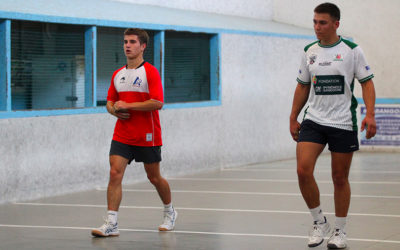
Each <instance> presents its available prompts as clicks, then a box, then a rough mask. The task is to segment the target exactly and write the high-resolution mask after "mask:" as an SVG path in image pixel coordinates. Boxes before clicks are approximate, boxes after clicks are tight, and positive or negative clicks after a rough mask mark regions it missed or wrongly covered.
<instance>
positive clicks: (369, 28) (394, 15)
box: [273, 0, 400, 98]
mask: <svg viewBox="0 0 400 250" xmlns="http://www.w3.org/2000/svg"><path fill="white" fill-rule="evenodd" d="M323 2H326V1H325V0H308V1H301V0H275V1H274V18H273V19H274V20H275V21H278V22H283V23H288V24H293V25H297V26H300V27H308V28H312V27H313V23H312V19H313V15H314V12H313V10H314V8H315V7H316V6H317V5H318V4H320V3H323ZM330 2H332V3H335V4H337V5H338V7H339V8H340V10H341V24H340V27H339V30H338V33H339V34H342V35H344V36H350V37H352V38H353V39H354V42H355V43H357V44H358V45H360V46H361V48H362V49H363V50H364V52H365V54H366V57H367V60H368V62H369V64H370V65H371V68H372V70H373V71H374V74H375V78H374V82H375V88H376V92H377V97H378V98H399V97H400V88H398V87H397V85H398V84H397V82H398V75H399V73H398V70H399V69H400V60H398V58H400V49H399V45H398V41H399V40H400V15H399V14H398V12H399V9H400V1H398V0H351V1H340V0H332V1H330ZM360 89H361V88H360V87H359V86H358V85H357V87H356V89H355V93H356V96H357V97H361V91H360Z"/></svg>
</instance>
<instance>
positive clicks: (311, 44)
mask: <svg viewBox="0 0 400 250" xmlns="http://www.w3.org/2000/svg"><path fill="white" fill-rule="evenodd" d="M317 42H318V41H315V42H313V43H310V44H309V45H307V46H306V47H304V51H305V52H307V50H308V49H309V48H310V47H311V46H313V45H314V44H316V43H317Z"/></svg>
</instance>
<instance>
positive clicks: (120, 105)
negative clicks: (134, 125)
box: [114, 101, 129, 113]
mask: <svg viewBox="0 0 400 250" xmlns="http://www.w3.org/2000/svg"><path fill="white" fill-rule="evenodd" d="M114 109H115V111H116V112H117V113H118V112H125V113H127V112H128V110H129V105H128V103H126V102H124V101H117V102H115V103H114Z"/></svg>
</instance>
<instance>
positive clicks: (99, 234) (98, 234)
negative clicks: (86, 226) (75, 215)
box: [92, 230, 119, 237]
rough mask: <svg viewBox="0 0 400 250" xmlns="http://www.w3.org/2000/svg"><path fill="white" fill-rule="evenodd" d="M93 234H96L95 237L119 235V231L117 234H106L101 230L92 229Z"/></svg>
mask: <svg viewBox="0 0 400 250" xmlns="http://www.w3.org/2000/svg"><path fill="white" fill-rule="evenodd" d="M92 236H94V237H117V236H119V233H117V234H109V235H105V234H103V233H102V232H101V231H98V230H92Z"/></svg>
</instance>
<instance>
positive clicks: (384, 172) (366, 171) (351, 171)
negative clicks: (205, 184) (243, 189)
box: [221, 168, 400, 175]
mask: <svg viewBox="0 0 400 250" xmlns="http://www.w3.org/2000/svg"><path fill="white" fill-rule="evenodd" d="M221 171H222V172H293V173H296V169H295V168H292V169H288V168H283V169H282V168H260V169H257V168H222V169H221ZM315 172H316V173H331V172H332V171H331V170H330V169H329V170H325V169H323V170H319V169H316V170H315ZM353 173H357V174H400V171H396V170H388V171H385V170H350V175H351V174H353Z"/></svg>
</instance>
